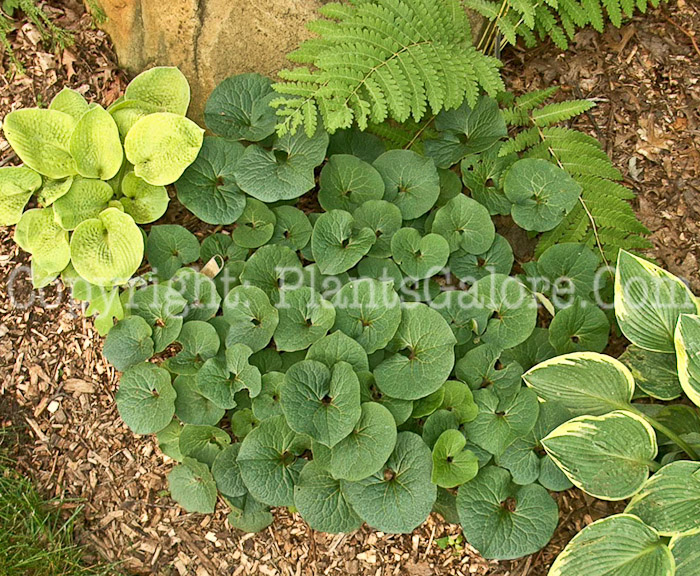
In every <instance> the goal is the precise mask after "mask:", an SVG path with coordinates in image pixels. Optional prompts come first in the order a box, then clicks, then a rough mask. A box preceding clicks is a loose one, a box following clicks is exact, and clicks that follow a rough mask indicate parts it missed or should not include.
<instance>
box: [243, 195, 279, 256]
mask: <svg viewBox="0 0 700 576" xmlns="http://www.w3.org/2000/svg"><path fill="white" fill-rule="evenodd" d="M275 224H277V217H276V216H275V213H274V212H273V211H272V210H270V209H269V208H268V207H267V206H266V205H265V204H263V203H262V202H260V201H259V200H256V199H255V198H246V200H245V208H244V209H243V212H242V213H241V215H240V218H239V219H238V221H237V222H236V227H235V228H234V230H233V234H232V237H233V241H234V243H235V244H236V245H238V246H240V247H241V248H249V249H252V248H259V247H260V246H262V245H263V244H266V243H267V242H268V241H269V240H270V238H272V235H273V234H274V231H275Z"/></svg>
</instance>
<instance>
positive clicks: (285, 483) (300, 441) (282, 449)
mask: <svg viewBox="0 0 700 576" xmlns="http://www.w3.org/2000/svg"><path fill="white" fill-rule="evenodd" d="M308 447H309V440H308V438H307V437H304V436H301V435H299V434H297V433H296V432H294V431H292V430H291V429H290V428H289V426H287V423H286V421H285V419H284V416H273V417H272V418H267V419H266V420H263V421H262V422H260V425H259V426H257V427H256V428H254V429H253V431H252V432H251V433H250V434H248V435H247V436H246V437H245V439H244V440H243V442H242V443H241V450H240V452H239V453H238V465H239V466H240V469H241V476H242V477H243V482H244V483H245V485H246V488H248V491H249V492H250V493H251V494H252V495H253V497H254V498H255V499H257V500H260V501H261V502H263V503H265V504H268V505H270V506H293V505H294V485H295V484H297V482H298V479H299V473H300V472H301V469H302V468H303V467H304V464H305V460H302V459H300V458H298V455H299V454H301V453H302V452H303V451H304V450H305V449H306V448H308Z"/></svg>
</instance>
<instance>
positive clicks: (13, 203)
mask: <svg viewBox="0 0 700 576" xmlns="http://www.w3.org/2000/svg"><path fill="white" fill-rule="evenodd" d="M41 183H42V180H41V176H39V174H38V173H36V172H34V170H32V169H30V168H26V167H24V166H5V167H2V168H0V226H11V225H13V224H17V222H19V219H20V218H21V217H22V212H23V211H24V207H25V206H26V205H27V202H29V199H30V198H31V197H32V194H33V193H34V192H36V191H37V190H38V189H39V188H41Z"/></svg>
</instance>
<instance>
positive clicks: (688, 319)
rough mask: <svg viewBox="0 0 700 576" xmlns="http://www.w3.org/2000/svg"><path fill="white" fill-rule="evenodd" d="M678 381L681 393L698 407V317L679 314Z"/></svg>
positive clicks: (699, 396)
mask: <svg viewBox="0 0 700 576" xmlns="http://www.w3.org/2000/svg"><path fill="white" fill-rule="evenodd" d="M675 344H676V357H677V358H678V379H679V380H680V383H681V387H682V388H683V392H685V393H686V395H687V396H688V398H690V399H691V400H692V401H693V403H694V404H695V405H696V406H700V316H696V315H690V314H681V316H680V318H679V319H678V325H677V326H676V333H675Z"/></svg>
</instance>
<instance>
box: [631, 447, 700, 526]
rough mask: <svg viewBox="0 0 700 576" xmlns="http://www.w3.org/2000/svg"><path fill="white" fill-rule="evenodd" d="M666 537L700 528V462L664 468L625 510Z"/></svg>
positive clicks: (674, 464) (677, 464)
mask: <svg viewBox="0 0 700 576" xmlns="http://www.w3.org/2000/svg"><path fill="white" fill-rule="evenodd" d="M625 512H626V513H627V514H634V515H635V516H639V518H641V519H642V520H643V521H644V522H645V523H646V524H648V525H649V526H651V527H652V528H654V529H655V530H657V531H658V532H659V534H661V535H662V536H677V535H679V534H682V533H683V532H690V531H691V530H697V529H700V463H698V462H688V461H679V462H672V463H671V464H668V465H667V466H664V467H663V468H662V469H661V470H659V471H658V472H657V473H656V474H654V475H653V476H652V477H651V478H650V479H649V481H648V482H647V483H646V484H645V485H644V488H642V491H641V492H639V493H638V494H637V495H636V496H635V497H634V498H632V500H631V502H630V503H629V504H628V506H627V508H625Z"/></svg>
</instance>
